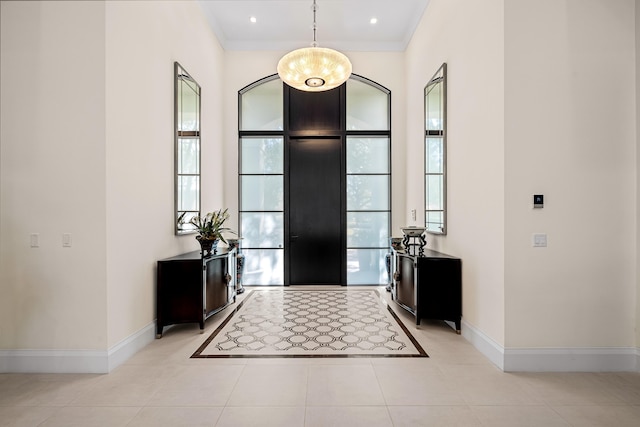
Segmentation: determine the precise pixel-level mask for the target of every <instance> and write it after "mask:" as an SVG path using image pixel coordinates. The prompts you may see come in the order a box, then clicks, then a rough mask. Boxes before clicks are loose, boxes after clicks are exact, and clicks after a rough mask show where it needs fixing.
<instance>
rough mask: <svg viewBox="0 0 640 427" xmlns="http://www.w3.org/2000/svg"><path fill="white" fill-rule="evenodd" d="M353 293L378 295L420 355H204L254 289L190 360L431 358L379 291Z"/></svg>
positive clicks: (252, 291)
mask: <svg viewBox="0 0 640 427" xmlns="http://www.w3.org/2000/svg"><path fill="white" fill-rule="evenodd" d="M260 290H261V291H267V292H271V291H276V290H282V289H260ZM291 290H295V291H303V292H308V291H312V290H313V291H317V290H318V289H317V288H314V289H291ZM331 290H340V291H344V292H349V290H347V289H344V290H342V289H331ZM285 291H286V289H285ZM352 291H356V292H374V293H377V294H378V297H379V298H380V301H381V302H382V303H384V305H386V306H387V310H389V313H390V314H391V316H392V317H393V318H394V320H395V321H396V322H397V323H398V325H399V326H400V329H402V331H403V332H404V333H405V334H406V335H407V337H408V338H409V341H411V344H413V346H414V347H415V348H416V350H417V351H418V354H335V355H334V354H219V355H218V354H202V352H203V351H204V349H205V348H207V346H208V345H209V344H210V343H211V341H213V339H214V338H215V337H216V336H217V335H218V334H219V333H220V331H222V329H223V328H224V327H225V326H226V325H227V323H229V322H230V321H231V319H232V318H233V316H234V315H235V314H236V313H238V311H240V309H241V308H242V306H243V305H244V303H245V302H246V301H249V299H251V297H252V296H253V294H254V293H255V292H256V290H255V289H252V290H251V291H249V294H248V295H247V296H246V297H245V298H244V299H243V300H242V301H240V303H239V304H238V305H237V307H236V308H234V309H233V311H231V312H230V313H229V315H228V316H227V317H226V318H225V319H224V320H223V321H222V323H221V324H220V325H219V326H218V327H217V328H216V329H215V330H214V331H213V332H212V333H211V335H209V337H208V338H207V339H206V340H205V341H204V342H203V343H202V344H201V345H200V347H198V349H197V350H196V351H195V352H194V353H193V354H192V355H191V357H190V359H243V358H244V359H332V358H338V359H346V358H367V357H375V358H380V357H382V358H386V357H429V355H428V354H427V352H426V351H424V349H423V348H422V346H421V345H420V343H419V342H418V340H416V339H415V337H414V336H413V335H412V334H411V332H409V330H408V329H407V327H406V326H405V324H404V323H403V322H402V320H400V318H399V317H398V315H397V314H396V313H395V312H394V311H393V309H392V308H391V305H389V303H388V302H387V301H386V300H385V299H384V298H383V296H382V294H381V293H380V291H379V290H377V289H362V290H355V289H353V290H352Z"/></svg>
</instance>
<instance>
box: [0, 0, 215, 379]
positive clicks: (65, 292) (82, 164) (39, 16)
mask: <svg viewBox="0 0 640 427" xmlns="http://www.w3.org/2000/svg"><path fill="white" fill-rule="evenodd" d="M1 7H2V9H1V12H2V15H1V19H2V21H1V31H2V32H1V36H2V37H1V40H2V46H1V47H2V50H1V66H2V68H1V71H2V73H1V79H2V80H1V91H2V98H1V99H2V110H1V114H2V115H1V120H2V126H1V134H0V136H1V149H2V157H1V162H2V169H1V175H0V179H1V180H0V185H1V189H2V193H1V199H0V201H1V208H2V209H1V211H0V227H1V233H2V239H1V243H0V250H1V257H0V269H1V270H0V293H1V294H2V298H0V350H3V352H0V371H3V370H5V369H7V370H46V371H65V370H67V369H68V370H82V369H84V367H83V366H80V364H81V362H82V361H83V360H85V359H87V358H88V359H92V361H89V362H88V363H87V365H86V366H89V367H88V368H86V369H87V370H88V371H104V370H105V369H107V370H108V369H110V368H112V367H113V366H112V363H111V362H112V360H111V359H109V360H106V359H107V357H111V356H112V353H114V352H116V351H119V349H120V347H121V346H122V345H123V343H124V342H125V341H128V340H131V339H132V337H136V335H137V334H139V333H140V331H145V333H146V335H148V336H153V335H152V333H153V331H152V328H151V327H152V325H153V321H154V319H155V267H156V261H157V260H158V259H161V258H164V257H167V256H171V255H175V254H178V253H181V252H185V251H187V250H196V249H197V248H198V245H197V242H196V241H195V239H194V238H193V236H192V235H191V236H181V237H176V236H174V234H173V232H174V213H173V209H174V201H173V194H174V164H173V158H174V141H173V135H174V128H173V126H174V124H173V120H174V119H173V103H174V101H173V89H174V86H173V85H174V83H173V80H174V75H173V63H174V61H178V62H180V63H181V64H182V65H183V66H184V67H185V68H186V69H187V70H188V71H189V72H190V73H191V74H192V75H193V76H194V77H195V78H196V79H197V80H198V82H199V83H200V85H201V86H202V91H203V99H202V112H203V117H202V133H203V137H202V153H203V160H202V168H203V174H202V179H203V183H202V191H203V194H202V208H203V209H204V210H211V209H213V208H214V207H216V206H219V205H221V204H222V201H223V191H224V185H223V175H222V168H223V155H222V152H223V142H222V129H223V126H222V116H223V113H222V110H223V103H222V97H223V95H222V86H223V83H224V82H223V67H222V64H223V51H222V49H221V47H220V45H219V44H218V42H217V40H216V39H215V36H214V35H213V33H212V32H211V31H210V29H209V27H208V25H207V23H206V21H205V18H204V16H203V14H202V12H201V10H200V7H199V5H198V4H197V3H196V2H185V1H157V2H148V1H140V2H133V1H128V2H106V3H105V2H98V1H95V2H77V1H70V2H7V1H3V2H2V3H1ZM30 233H39V234H40V247H39V248H29V235H30ZM63 233H71V234H72V247H71V248H62V234H63ZM29 349H33V350H38V351H39V352H38V353H37V354H36V353H29V354H36V355H37V357H39V359H38V360H37V361H36V362H34V363H30V364H29V363H27V364H25V363H22V362H21V360H22V359H23V356H24V354H23V353H20V351H24V350H29ZM54 350H63V351H64V352H62V353H60V352H57V353H56V352H54ZM92 350H95V351H93V352H92ZM67 356H68V357H71V359H72V361H69V360H63V361H62V362H61V364H59V363H58V362H59V361H60V360H61V359H65V358H66V357H67ZM50 359H55V360H56V361H55V362H50ZM94 359H95V360H94ZM96 360H97V361H96ZM85 361H86V360H85ZM93 362H95V363H93ZM78 366H80V367H78Z"/></svg>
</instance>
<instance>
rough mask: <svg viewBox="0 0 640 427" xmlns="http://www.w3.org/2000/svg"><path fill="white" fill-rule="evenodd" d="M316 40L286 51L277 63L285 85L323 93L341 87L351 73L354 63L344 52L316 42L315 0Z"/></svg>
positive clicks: (314, 13) (314, 8) (314, 24)
mask: <svg viewBox="0 0 640 427" xmlns="http://www.w3.org/2000/svg"><path fill="white" fill-rule="evenodd" d="M311 8H312V10H313V43H311V47H306V48H302V49H297V50H294V51H292V52H289V53H287V54H286V55H285V56H283V57H282V58H281V59H280V62H278V75H279V76H280V78H281V79H282V80H284V82H285V83H286V84H288V85H289V86H291V87H294V88H296V89H299V90H304V91H307V92H321V91H325V90H329V89H333V88H335V87H338V86H340V85H341V84H342V83H344V82H346V81H347V80H348V79H349V76H350V75H351V62H349V58H347V57H346V56H345V55H343V54H342V53H340V52H338V51H336V50H333V49H327V48H323V47H318V43H317V42H316V30H317V25H316V11H317V10H318V6H317V5H316V0H313V6H312V7H311Z"/></svg>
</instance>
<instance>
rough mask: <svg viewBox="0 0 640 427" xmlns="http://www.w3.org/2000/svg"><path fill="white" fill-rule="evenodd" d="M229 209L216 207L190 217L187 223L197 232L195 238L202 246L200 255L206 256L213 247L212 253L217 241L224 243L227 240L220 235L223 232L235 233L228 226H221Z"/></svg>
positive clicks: (227, 215) (226, 217)
mask: <svg viewBox="0 0 640 427" xmlns="http://www.w3.org/2000/svg"><path fill="white" fill-rule="evenodd" d="M228 211H229V209H225V210H222V209H218V210H217V211H213V212H209V213H207V214H206V215H204V216H201V215H200V214H198V215H195V216H194V217H192V218H191V220H190V221H189V223H190V224H191V225H193V226H194V227H195V230H196V231H197V232H198V235H197V236H196V240H198V242H200V246H201V248H202V256H208V255H210V254H211V250H212V249H213V251H214V253H215V250H216V248H217V246H218V242H219V241H220V240H222V241H223V242H224V243H227V241H226V240H225V239H224V236H223V235H222V233H223V232H228V233H232V234H237V233H236V232H235V231H233V230H232V229H230V228H228V227H223V225H224V222H225V221H226V220H227V219H228V218H229V216H230V215H229V212H228ZM205 251H206V254H205Z"/></svg>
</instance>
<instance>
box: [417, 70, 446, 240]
mask: <svg viewBox="0 0 640 427" xmlns="http://www.w3.org/2000/svg"><path fill="white" fill-rule="evenodd" d="M435 85H441V91H440V100H439V101H440V102H439V105H440V109H439V112H438V115H439V117H440V120H441V126H439V128H436V129H429V126H428V123H429V98H428V94H429V92H430V91H431V90H433V87H434V86H435ZM429 138H431V139H433V138H440V139H441V140H442V147H441V151H442V160H441V162H442V168H441V172H432V171H429V165H428V162H427V153H428V149H429V148H428V143H427V140H428V139H429ZM423 161H424V225H425V228H426V232H427V233H431V234H442V235H445V234H447V63H446V62H444V63H443V64H442V65H441V66H440V68H438V71H436V73H435V74H434V75H433V77H431V79H430V80H429V82H428V83H427V84H426V86H425V87H424V156H423ZM434 175H435V176H437V175H441V176H442V181H441V187H440V194H441V198H442V206H441V207H442V209H429V205H430V204H429V196H430V195H429V186H428V185H427V181H428V179H427V178H428V177H429V176H434ZM429 212H442V221H441V222H440V223H437V224H438V225H439V227H438V228H439V230H437V229H434V228H431V229H430V228H429V226H430V225H431V226H432V227H433V223H432V224H430V223H429V222H428V221H427V220H428V217H429Z"/></svg>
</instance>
